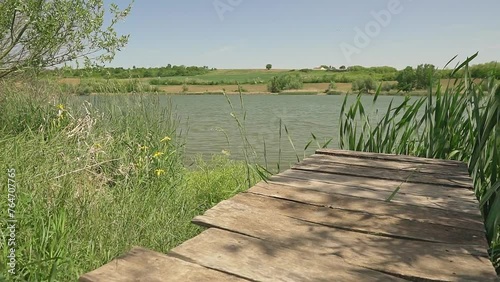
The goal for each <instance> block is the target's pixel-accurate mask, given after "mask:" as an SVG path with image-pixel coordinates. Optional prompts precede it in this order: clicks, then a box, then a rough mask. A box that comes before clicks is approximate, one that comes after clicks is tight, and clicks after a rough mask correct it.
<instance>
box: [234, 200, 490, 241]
mask: <svg viewBox="0 0 500 282" xmlns="http://www.w3.org/2000/svg"><path fill="white" fill-rule="evenodd" d="M230 201H231V202H236V203H240V204H245V205H247V206H249V207H251V208H256V209H268V210H272V211H273V213H277V214H281V215H284V216H289V217H293V218H297V219H301V220H306V221H309V222H312V223H317V224H322V225H325V226H330V227H334V228H341V229H345V230H352V231H356V232H363V233H369V234H378V235H383V236H389V237H394V238H405V239H413V240H424V241H430V242H436V243H449V244H463V245H467V244H470V243H474V242H476V243H477V242H480V243H482V245H483V246H484V247H487V243H486V235H485V232H484V231H483V230H481V231H479V230H471V229H466V228H458V227H455V226H450V225H443V224H439V223H430V222H423V221H418V220H411V219H405V218H401V217H396V216H392V215H375V214H371V213H369V212H361V211H350V210H339V209H330V208H326V207H318V206H312V205H307V204H303V203H297V202H291V201H284V200H280V199H276V198H270V197H265V196H259V195H252V194H239V195H236V196H235V197H233V198H231V200H230Z"/></svg>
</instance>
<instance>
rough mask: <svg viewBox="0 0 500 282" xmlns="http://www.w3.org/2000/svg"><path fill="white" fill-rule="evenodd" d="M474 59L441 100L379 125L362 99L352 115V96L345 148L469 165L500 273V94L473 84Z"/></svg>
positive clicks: (416, 104) (394, 109) (416, 103)
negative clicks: (449, 160) (454, 161)
mask: <svg viewBox="0 0 500 282" xmlns="http://www.w3.org/2000/svg"><path fill="white" fill-rule="evenodd" d="M474 57H475V56H473V57H472V58H471V59H469V60H467V61H466V62H465V63H464V64H462V65H461V66H459V68H457V69H456V70H455V71H454V72H453V73H452V75H455V73H456V72H458V71H461V72H462V73H463V74H464V79H462V80H459V82H458V83H457V84H456V85H449V86H448V87H447V88H446V89H444V90H443V88H442V87H441V85H438V86H437V89H436V90H435V92H434V95H435V97H434V96H433V95H431V94H430V93H429V94H428V96H427V97H423V98H420V99H417V100H410V98H407V99H405V101H404V102H403V103H402V104H400V105H396V106H390V108H389V109H387V112H386V114H385V115H383V116H382V117H381V118H380V119H379V120H377V121H372V120H370V117H369V116H368V115H367V114H366V112H365V110H364V109H365V106H364V105H363V104H362V103H361V99H360V96H358V98H357V101H356V102H355V103H353V104H352V106H350V108H348V109H347V108H346V102H347V96H346V99H345V100H344V104H343V106H342V109H341V114H340V120H341V122H340V125H341V128H340V147H341V148H344V149H350V150H357V151H369V152H377V153H395V154H406V155H414V156H420V157H429V158H440V159H453V160H460V161H464V162H466V163H468V166H469V172H470V174H471V175H472V177H473V179H474V187H475V192H476V196H477V198H478V199H479V201H480V207H481V210H482V213H483V215H484V218H485V225H486V229H487V237H488V240H489V242H490V247H491V249H490V255H491V258H492V261H493V263H494V265H495V266H496V267H497V269H499V267H500V224H499V222H500V89H499V85H498V83H494V80H493V79H490V80H487V81H483V82H481V83H475V82H474V81H473V80H471V79H470V75H469V74H470V70H471V69H470V68H469V67H468V64H469V62H470V60H472V59H473V58H474ZM408 72H409V70H408ZM484 84H486V88H487V90H488V91H487V94H485V93H484V89H485V85H484ZM430 87H432V84H430ZM379 91H380V89H379ZM379 91H378V92H377V94H376V95H375V96H374V99H373V101H374V103H375V102H376V100H377V96H378V94H379ZM419 113H423V115H421V114H419ZM395 193H397V191H395Z"/></svg>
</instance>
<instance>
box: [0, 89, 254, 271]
mask: <svg viewBox="0 0 500 282" xmlns="http://www.w3.org/2000/svg"><path fill="white" fill-rule="evenodd" d="M0 89H1V91H0V133H1V134H0V136H1V137H0V169H1V171H3V173H2V174H1V175H0V181H1V182H2V183H7V173H6V172H7V169H10V168H14V169H15V170H16V176H15V180H16V184H17V187H18V188H17V191H16V197H17V199H16V206H15V212H16V213H15V215H16V219H17V220H18V223H17V229H16V259H17V265H16V270H17V276H15V278H16V279H17V280H21V281H74V280H76V279H77V277H78V276H79V275H81V274H82V273H85V272H88V271H91V270H93V269H95V268H97V267H100V266H102V265H103V264H105V263H107V262H108V261H110V260H111V259H113V258H114V257H116V256H118V255H121V254H123V253H125V252H126V251H128V250H129V248H130V247H131V246H133V245H140V246H144V247H146V248H150V249H153V250H156V251H159V252H167V251H168V250H170V249H171V248H172V247H174V246H176V245H178V244H180V243H181V242H183V241H185V240H187V239H189V238H191V237H193V236H195V235H196V234H198V233H199V232H200V229H199V228H198V227H196V226H194V225H193V224H191V223H190V221H191V219H192V218H193V217H194V216H196V215H198V214H201V213H203V212H204V211H205V210H206V209H208V208H210V207H212V206H213V205H215V204H216V203H218V202H219V201H221V200H223V199H226V198H229V197H230V196H232V195H234V194H236V193H238V192H240V191H242V190H244V189H246V188H247V187H248V185H250V184H252V183H253V182H252V181H254V180H253V179H254V178H251V177H249V175H247V174H246V172H247V166H246V165H245V164H244V163H240V162H235V161H231V160H228V159H227V158H225V157H223V156H214V158H213V159H212V160H210V161H203V160H201V159H199V160H197V161H196V163H195V165H194V166H193V167H185V166H184V163H183V146H182V143H183V140H182V138H183V137H182V136H177V135H176V126H177V119H176V117H175V115H173V114H172V112H171V111H170V109H169V107H161V106H159V103H158V101H157V97H155V96H138V97H135V98H123V97H111V98H116V99H109V100H108V99H107V100H108V101H109V102H105V103H100V104H90V103H87V102H81V101H80V102H78V103H75V104H72V102H71V100H72V99H69V98H68V97H66V96H64V95H59V94H53V93H57V89H53V88H52V87H50V86H46V84H37V85H34V86H30V85H13V84H11V83H2V84H0ZM250 173H251V172H250ZM6 186H7V185H0V187H1V189H2V195H7V191H6V190H7V187H6ZM7 204H8V202H7V200H6V198H5V199H2V200H1V201H0V209H1V210H2V211H7ZM5 220H6V217H5V216H3V217H2V219H1V221H2V225H3V226H5V224H6V222H5ZM2 236H3V238H2V243H4V244H5V243H7V239H8V238H7V237H6V236H7V235H6V233H4V234H3V235H2ZM6 257H7V248H2V255H1V258H0V273H1V274H2V275H3V274H6V273H7V271H6V261H5V260H6ZM12 278H14V277H10V276H9V277H5V276H4V277H0V280H10V279H12Z"/></svg>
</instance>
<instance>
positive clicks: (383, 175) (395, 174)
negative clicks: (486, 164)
mask: <svg viewBox="0 0 500 282" xmlns="http://www.w3.org/2000/svg"><path fill="white" fill-rule="evenodd" d="M292 169H300V170H306V171H317V172H324V173H333V174H342V175H352V176H364V177H370V178H378V179H386V180H396V181H404V182H412V183H425V184H438V185H443V186H450V187H463V188H468V189H472V183H471V182H470V179H469V178H468V177H467V178H465V177H462V178H460V177H458V176H439V175H427V174H423V173H419V172H416V171H415V172H409V171H402V170H388V169H384V168H364V167H359V166H351V165H345V164H337V163H323V162H320V161H319V160H318V159H314V160H311V159H309V160H304V161H302V162H300V163H298V164H296V165H294V166H293V167H292Z"/></svg>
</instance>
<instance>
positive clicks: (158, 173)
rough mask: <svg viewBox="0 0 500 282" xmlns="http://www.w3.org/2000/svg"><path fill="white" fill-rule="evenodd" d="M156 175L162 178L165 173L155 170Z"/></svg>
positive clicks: (161, 170)
mask: <svg viewBox="0 0 500 282" xmlns="http://www.w3.org/2000/svg"><path fill="white" fill-rule="evenodd" d="M155 173H156V176H160V175H162V174H164V173H165V171H164V170H163V169H157V170H155Z"/></svg>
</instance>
